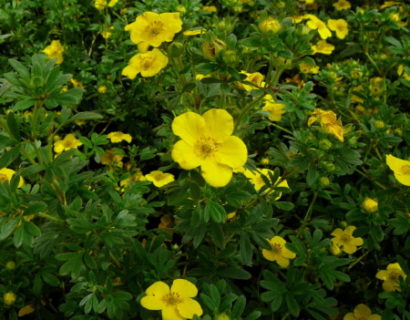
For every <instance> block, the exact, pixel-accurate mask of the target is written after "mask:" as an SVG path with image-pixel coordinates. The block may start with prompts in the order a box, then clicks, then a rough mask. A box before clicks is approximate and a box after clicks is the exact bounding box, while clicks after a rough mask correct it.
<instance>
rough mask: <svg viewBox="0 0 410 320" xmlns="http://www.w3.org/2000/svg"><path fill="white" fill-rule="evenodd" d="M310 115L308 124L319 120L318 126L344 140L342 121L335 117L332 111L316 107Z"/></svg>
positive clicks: (341, 140)
mask: <svg viewBox="0 0 410 320" xmlns="http://www.w3.org/2000/svg"><path fill="white" fill-rule="evenodd" d="M311 114H312V116H311V117H310V118H309V119H308V126H310V125H312V124H313V123H314V122H316V121H319V123H320V126H321V127H322V128H323V129H324V131H325V132H326V133H329V134H332V135H334V136H335V137H336V138H337V139H338V140H339V141H340V142H343V141H344V137H343V126H342V121H341V120H340V119H337V117H336V114H335V113H334V112H333V111H326V110H322V109H320V108H316V109H315V111H313V112H312V113H311Z"/></svg>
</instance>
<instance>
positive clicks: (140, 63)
mask: <svg viewBox="0 0 410 320" xmlns="http://www.w3.org/2000/svg"><path fill="white" fill-rule="evenodd" d="M167 64H168V57H167V56H165V55H164V54H163V53H162V52H161V51H160V50H159V49H153V50H151V51H148V52H146V53H138V54H136V55H135V56H133V57H132V58H131V60H130V61H129V64H128V66H126V67H125V68H124V69H123V70H122V75H123V76H126V77H128V78H130V79H134V78H135V77H136V76H137V74H138V73H141V75H142V76H143V77H152V76H155V75H156V74H157V73H158V72H160V71H161V70H162V69H163V68H165V67H166V66H167Z"/></svg>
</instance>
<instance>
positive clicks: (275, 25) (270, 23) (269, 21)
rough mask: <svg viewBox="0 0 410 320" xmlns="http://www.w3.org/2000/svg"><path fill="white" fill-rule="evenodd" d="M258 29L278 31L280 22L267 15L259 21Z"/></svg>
mask: <svg viewBox="0 0 410 320" xmlns="http://www.w3.org/2000/svg"><path fill="white" fill-rule="evenodd" d="M258 27H259V30H260V31H262V32H269V31H272V32H274V33H276V32H278V31H279V30H280V29H281V24H280V22H279V21H278V20H277V19H275V18H272V17H267V18H266V19H265V20H262V21H261V22H259V25H258Z"/></svg>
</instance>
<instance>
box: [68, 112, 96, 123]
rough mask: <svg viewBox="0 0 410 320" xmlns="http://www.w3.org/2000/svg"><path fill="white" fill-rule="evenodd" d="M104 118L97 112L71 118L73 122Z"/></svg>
mask: <svg viewBox="0 0 410 320" xmlns="http://www.w3.org/2000/svg"><path fill="white" fill-rule="evenodd" d="M102 118H103V116H102V115H101V114H99V113H97V112H89V111H87V112H79V113H77V114H75V115H73V116H72V117H71V118H70V121H71V122H74V121H77V120H98V119H102Z"/></svg>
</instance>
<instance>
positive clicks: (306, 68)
mask: <svg viewBox="0 0 410 320" xmlns="http://www.w3.org/2000/svg"><path fill="white" fill-rule="evenodd" d="M299 70H300V72H302V73H312V74H316V73H319V67H318V66H314V65H311V64H309V63H307V62H301V63H299Z"/></svg>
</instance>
